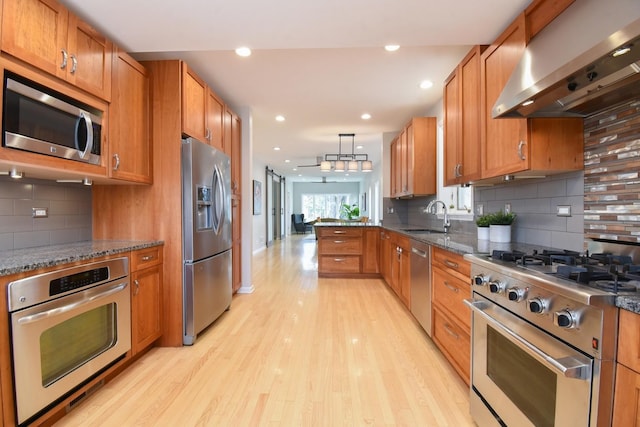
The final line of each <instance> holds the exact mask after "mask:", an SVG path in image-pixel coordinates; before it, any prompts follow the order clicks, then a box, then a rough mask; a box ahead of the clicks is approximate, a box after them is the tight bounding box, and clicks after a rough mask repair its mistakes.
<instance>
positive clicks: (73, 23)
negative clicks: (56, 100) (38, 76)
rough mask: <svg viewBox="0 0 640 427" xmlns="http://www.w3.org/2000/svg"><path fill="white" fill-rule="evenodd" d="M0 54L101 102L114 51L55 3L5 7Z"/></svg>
mask: <svg viewBox="0 0 640 427" xmlns="http://www.w3.org/2000/svg"><path fill="white" fill-rule="evenodd" d="M1 46H2V50H3V51H4V52H6V53H8V54H10V55H12V56H14V57H15V58H18V59H20V60H22V61H24V62H25V63H26V64H29V65H32V66H34V67H37V68H39V69H40V70H43V71H45V72H47V73H49V74H52V75H54V76H57V77H59V78H61V79H63V80H65V81H67V82H69V83H71V84H73V85H75V86H76V87H78V88H80V89H83V90H85V91H87V92H88V93H91V94H93V95H96V96H98V97H100V98H102V99H104V100H106V101H110V100H111V55H112V50H113V45H112V43H111V41H109V40H108V39H107V38H106V37H104V36H102V35H101V34H100V33H98V32H97V31H96V30H95V29H93V28H92V27H91V26H90V25H88V24H87V23H85V22H83V21H82V20H80V19H79V18H78V17H77V16H75V15H74V14H72V13H70V12H69V11H68V10H67V9H66V8H65V7H64V6H62V5H61V4H60V3H58V2H57V1H55V0H11V1H4V3H3V9H2V42H1Z"/></svg>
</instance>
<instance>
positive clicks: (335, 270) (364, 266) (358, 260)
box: [315, 225, 378, 277]
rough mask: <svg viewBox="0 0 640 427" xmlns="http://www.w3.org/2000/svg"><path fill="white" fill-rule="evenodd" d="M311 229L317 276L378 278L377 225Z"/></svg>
mask: <svg viewBox="0 0 640 427" xmlns="http://www.w3.org/2000/svg"><path fill="white" fill-rule="evenodd" d="M315 231H316V235H317V236H318V276H319V277H378V266H377V263H378V260H377V256H378V254H377V247H378V245H377V242H378V229H377V227H371V228H368V227H362V226H353V227H349V226H348V225H347V226H337V227H328V226H327V227H325V226H318V227H316V228H315ZM366 245H370V246H371V247H366Z"/></svg>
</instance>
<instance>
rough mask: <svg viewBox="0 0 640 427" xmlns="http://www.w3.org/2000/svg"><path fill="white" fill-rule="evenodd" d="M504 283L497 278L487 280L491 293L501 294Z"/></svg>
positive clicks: (504, 286)
mask: <svg viewBox="0 0 640 427" xmlns="http://www.w3.org/2000/svg"><path fill="white" fill-rule="evenodd" d="M505 288H506V285H505V284H504V283H503V282H501V281H499V280H492V281H491V282H489V291H490V292H491V293H492V294H501V293H503V292H504V289H505Z"/></svg>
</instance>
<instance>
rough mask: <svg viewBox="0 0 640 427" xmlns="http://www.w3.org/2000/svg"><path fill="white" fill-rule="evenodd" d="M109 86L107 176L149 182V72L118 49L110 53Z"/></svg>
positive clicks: (150, 171) (150, 163) (150, 165)
mask: <svg viewBox="0 0 640 427" xmlns="http://www.w3.org/2000/svg"><path fill="white" fill-rule="evenodd" d="M111 90H112V96H111V99H112V101H111V107H110V111H111V116H110V121H109V135H110V149H109V153H110V156H111V167H110V172H109V173H110V176H111V177H112V178H116V179H122V180H126V181H131V182H140V183H146V184H151V183H152V182H153V174H152V169H151V167H152V153H151V138H150V123H149V115H150V112H149V76H148V74H147V70H146V69H145V68H144V67H143V66H142V65H141V64H140V63H138V62H137V61H135V60H134V59H133V58H131V56H129V55H128V54H126V53H125V52H123V51H121V50H120V49H117V50H116V52H115V53H114V55H113V82H112V87H111Z"/></svg>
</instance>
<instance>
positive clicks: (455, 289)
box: [444, 280, 460, 293]
mask: <svg viewBox="0 0 640 427" xmlns="http://www.w3.org/2000/svg"><path fill="white" fill-rule="evenodd" d="M444 285H445V286H446V287H447V288H449V289H450V290H451V291H453V292H455V293H458V292H459V291H460V290H459V289H458V288H456V287H455V286H451V285H450V284H449V282H447V281H446V280H445V281H444Z"/></svg>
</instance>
